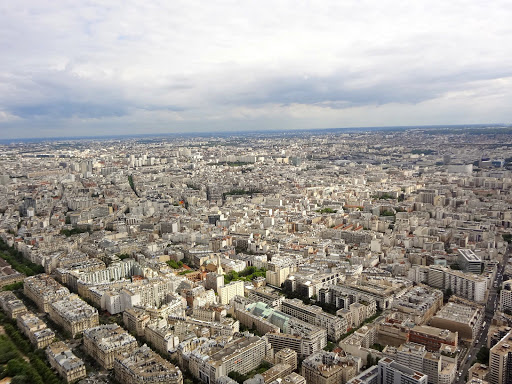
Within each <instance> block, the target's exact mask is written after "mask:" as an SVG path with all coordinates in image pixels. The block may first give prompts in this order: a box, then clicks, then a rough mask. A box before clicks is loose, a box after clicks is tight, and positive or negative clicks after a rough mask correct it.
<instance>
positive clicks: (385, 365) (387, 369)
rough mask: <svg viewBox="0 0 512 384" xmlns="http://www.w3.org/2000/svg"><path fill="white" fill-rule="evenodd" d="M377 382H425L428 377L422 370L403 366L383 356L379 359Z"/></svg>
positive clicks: (395, 383)
mask: <svg viewBox="0 0 512 384" xmlns="http://www.w3.org/2000/svg"><path fill="white" fill-rule="evenodd" d="M379 380H380V381H379V382H380V383H386V384H403V383H407V384H427V383H428V377H427V375H425V374H424V373H422V372H419V371H416V370H414V369H411V368H409V367H406V366H403V365H402V364H399V363H397V362H396V361H394V360H392V359H390V358H389V357H385V358H383V359H381V360H379Z"/></svg>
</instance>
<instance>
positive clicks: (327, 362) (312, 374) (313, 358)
mask: <svg viewBox="0 0 512 384" xmlns="http://www.w3.org/2000/svg"><path fill="white" fill-rule="evenodd" d="M358 370H359V367H358V365H357V362H356V361H355V360H354V359H353V358H352V357H345V356H344V357H342V356H339V355H338V354H336V353H333V352H326V351H318V352H315V353H313V354H312V355H310V356H309V357H307V358H306V359H305V360H304V361H303V362H302V376H304V378H305V379H306V382H307V383H308V384H345V383H346V382H347V381H349V380H350V379H351V378H353V377H354V376H355V375H356V374H357V372H358Z"/></svg>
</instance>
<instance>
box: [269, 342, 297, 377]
mask: <svg viewBox="0 0 512 384" xmlns="http://www.w3.org/2000/svg"><path fill="white" fill-rule="evenodd" d="M274 361H275V363H276V364H281V363H283V364H290V365H291V367H292V371H295V370H296V369H297V352H295V351H294V350H292V349H290V348H283V349H281V350H280V351H279V352H276V354H275V355H274Z"/></svg>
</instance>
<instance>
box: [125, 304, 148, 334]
mask: <svg viewBox="0 0 512 384" xmlns="http://www.w3.org/2000/svg"><path fill="white" fill-rule="evenodd" d="M149 321H150V316H149V314H148V313H147V312H146V311H145V310H144V309H142V308H128V309H126V310H125V311H124V312H123V324H124V325H125V327H126V329H128V331H130V332H134V333H135V334H136V335H137V336H143V335H144V328H145V327H146V325H147V324H148V323H149Z"/></svg>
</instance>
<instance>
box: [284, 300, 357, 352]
mask: <svg viewBox="0 0 512 384" xmlns="http://www.w3.org/2000/svg"><path fill="white" fill-rule="evenodd" d="M281 311H282V312H283V313H286V314H287V315H291V316H293V317H295V318H297V319H299V320H302V321H305V322H306V323H310V324H314V325H316V326H319V327H322V328H325V329H326V330H327V338H328V339H329V340H331V341H334V342H336V341H337V340H338V339H339V338H340V337H341V336H342V335H343V334H344V333H346V332H347V328H348V326H347V321H346V319H345V318H343V317H338V316H334V315H331V314H329V313H326V312H324V311H323V310H322V308H320V307H318V306H316V305H305V304H304V303H303V302H302V300H299V299H292V300H287V299H284V300H283V302H282V303H281Z"/></svg>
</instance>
